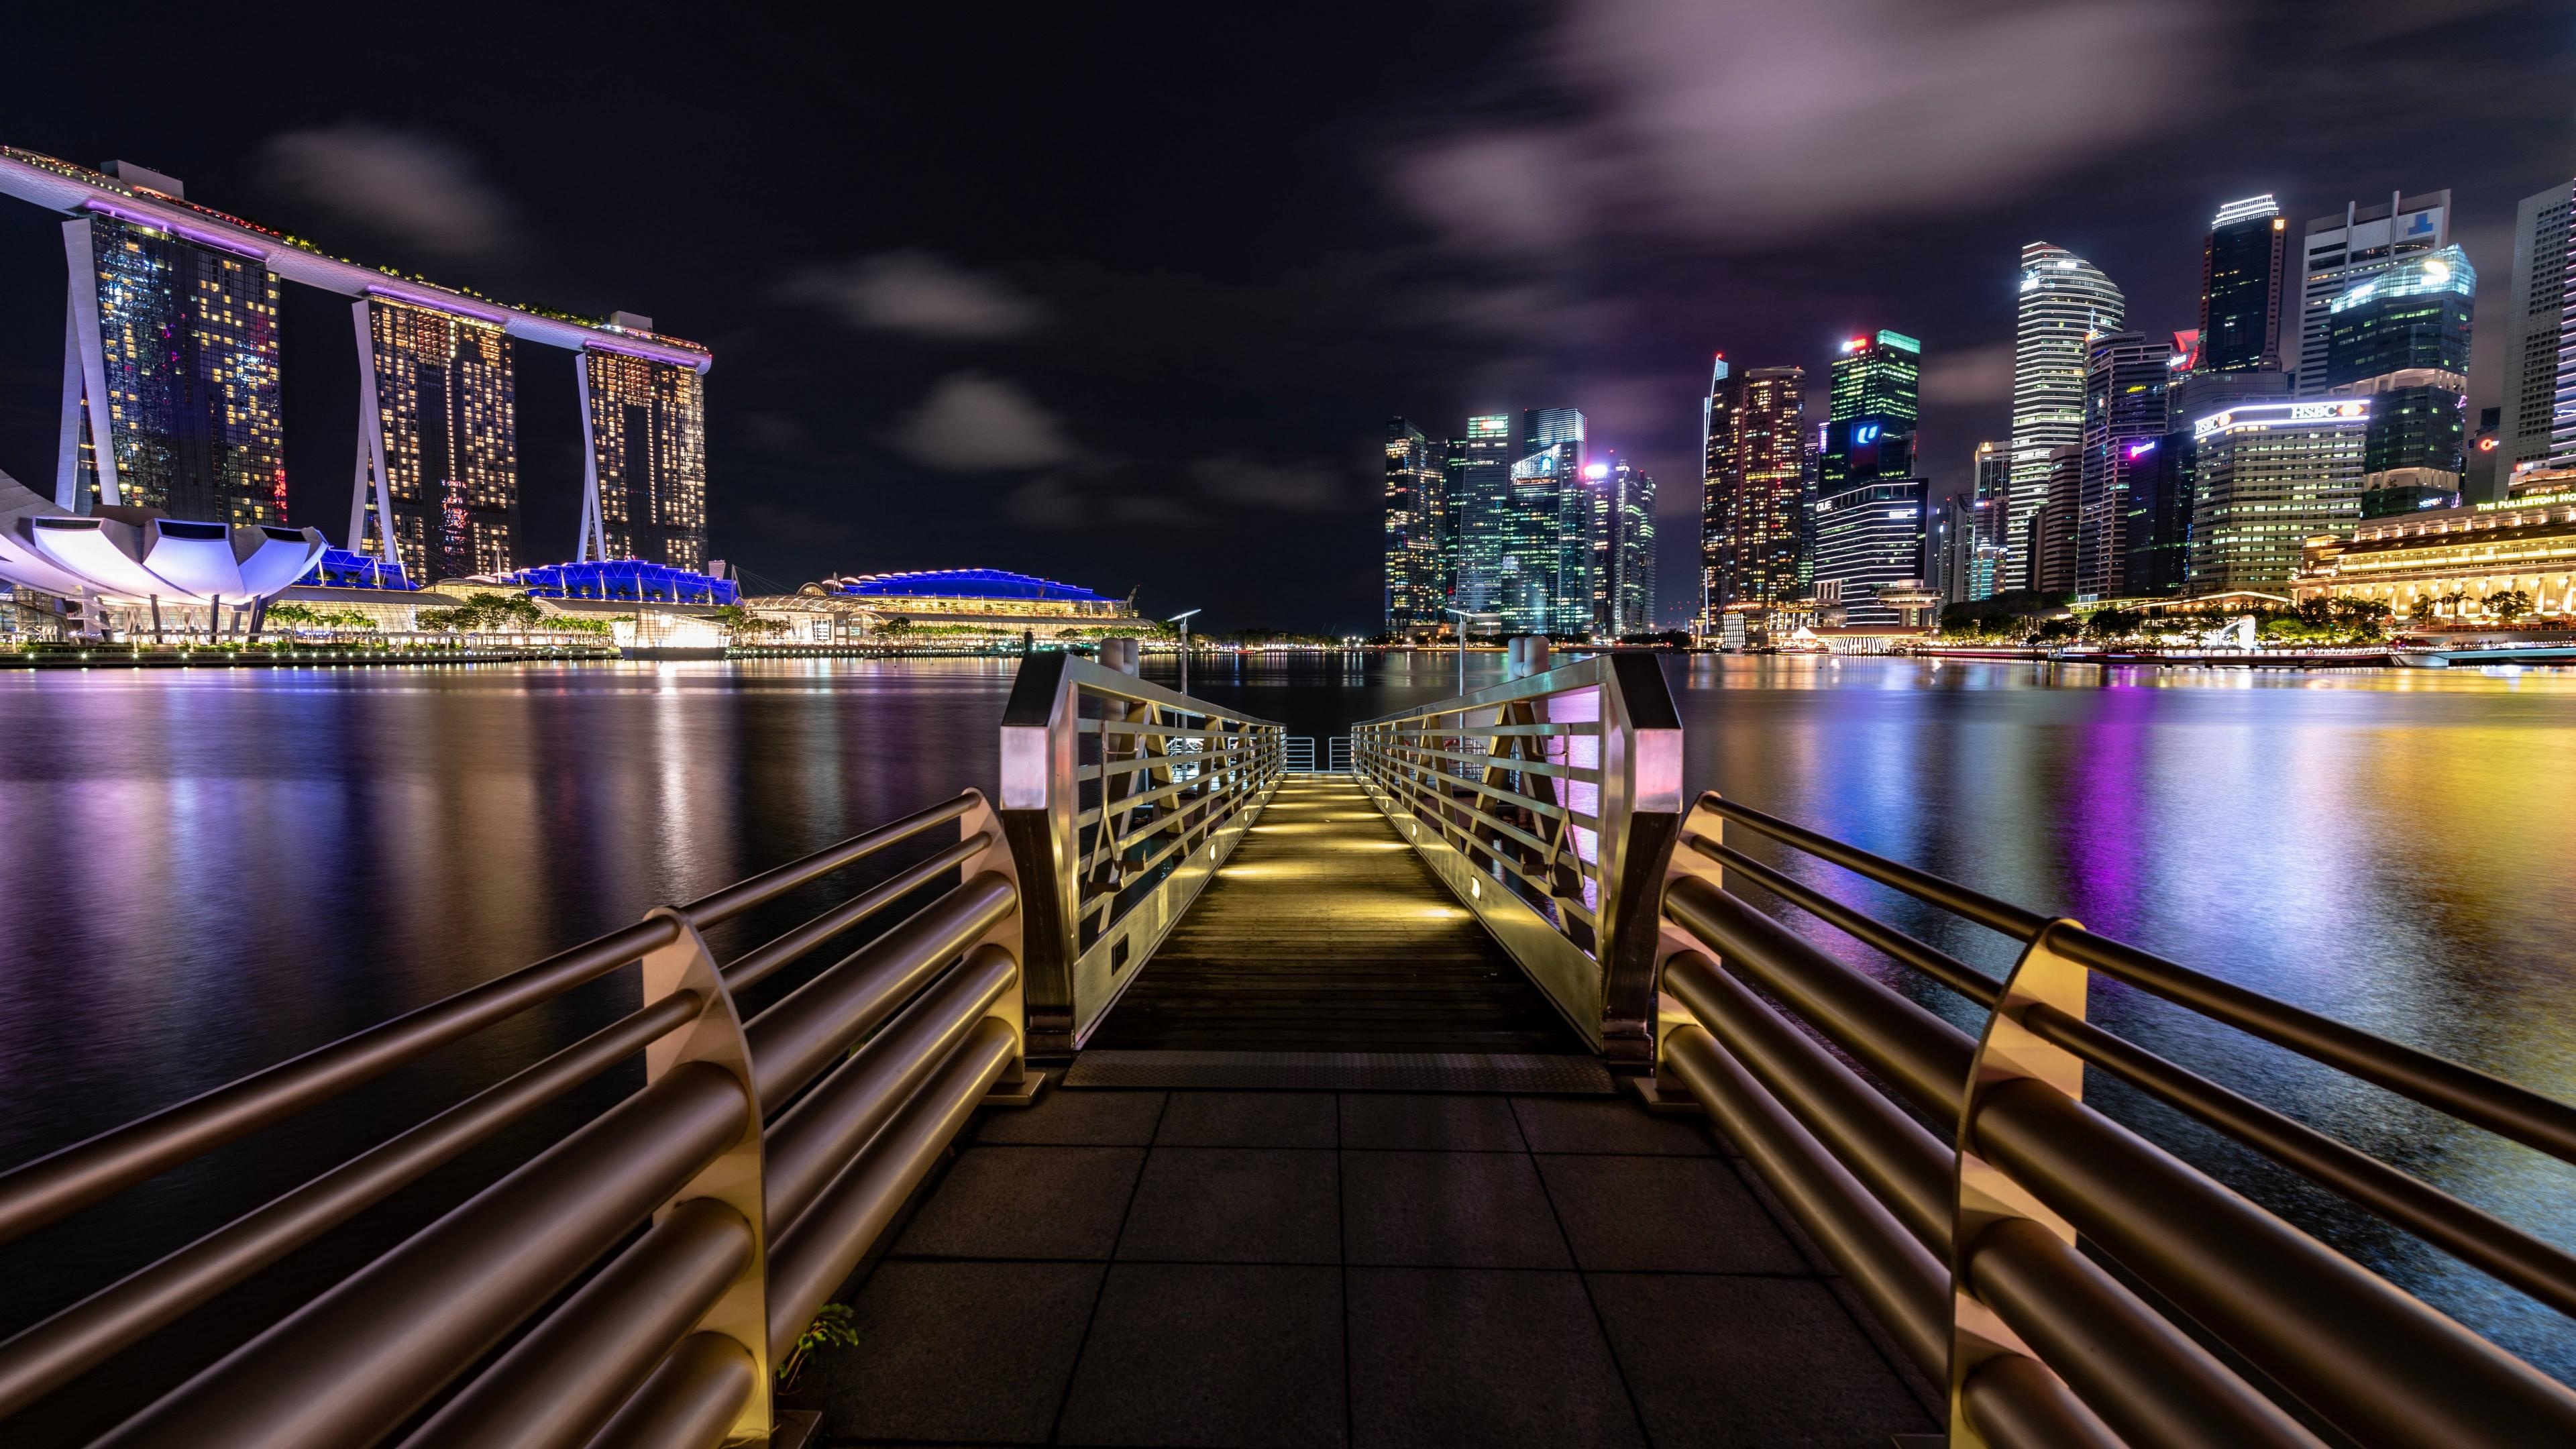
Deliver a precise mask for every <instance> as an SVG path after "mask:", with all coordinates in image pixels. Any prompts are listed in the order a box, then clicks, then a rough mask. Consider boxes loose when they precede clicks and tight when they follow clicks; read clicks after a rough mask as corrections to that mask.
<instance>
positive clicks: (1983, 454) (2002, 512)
mask: <svg viewBox="0 0 2576 1449" xmlns="http://www.w3.org/2000/svg"><path fill="white" fill-rule="evenodd" d="M1970 476H1971V477H1973V478H1974V479H1975V480H1976V482H1975V484H1974V486H1973V488H1972V489H1971V491H1970V493H1969V495H1968V496H1969V498H1970V500H1971V503H1972V506H1973V508H1974V510H1975V522H1976V539H1975V542H1974V543H1973V545H1971V546H1972V547H1974V548H1975V550H1976V558H1975V561H1974V563H1973V564H1972V565H1971V566H1970V569H1969V573H1968V579H1969V584H1968V588H1969V592H1968V593H1967V594H1966V595H1965V598H1967V599H1968V600H1971V601H1973V600H1976V599H1990V598H1993V597H1994V596H1995V595H1997V594H1999V593H2002V592H2003V591H2004V590H2006V589H2010V588H2015V587H2018V585H2016V584H2015V583H2014V582H2013V579H2014V568H2013V560H2014V559H2015V558H2016V557H2017V556H2018V553H2019V549H2018V547H2017V545H2016V544H2015V542H2014V540H2013V537H2012V532H2011V519H2012V453H2011V451H2010V450H2009V449H2007V448H2005V447H2004V446H2003V445H2002V444H2000V443H1991V442H1989V443H1979V444H1978V445H1977V455H1976V459H1975V462H1974V465H1973V469H1972V472H1971V474H1970Z"/></svg>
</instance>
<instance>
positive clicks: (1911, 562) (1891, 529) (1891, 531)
mask: <svg viewBox="0 0 2576 1449" xmlns="http://www.w3.org/2000/svg"><path fill="white" fill-rule="evenodd" d="M1928 486H1929V485H1928V484H1926V483H1925V482H1924V480H1922V479H1920V478H1886V477H1882V478H1873V479H1869V480H1866V481H1861V482H1856V483H1854V484H1852V485H1851V486H1849V487H1847V488H1844V489H1843V490H1841V491H1840V492H1828V493H1821V494H1820V495H1819V496H1818V498H1817V500H1816V574H1815V582H1816V589H1817V591H1818V592H1819V593H1820V594H1833V595H1837V596H1838V597H1839V598H1840V600H1841V604H1842V609H1843V622H1844V623H1845V624H1847V625H1884V624H1898V623H1902V622H1903V619H1902V617H1901V616H1900V615H1899V614H1898V613H1897V611H1896V610H1895V609H1894V608H1892V607H1890V606H1888V605H1887V604H1884V603H1881V602H1879V599H1878V592H1879V590H1881V589H1884V588H1889V587H1892V586H1895V585H1900V584H1920V583H1923V582H1925V581H1926V580H1928V579H1929V578H1930V577H1931V570H1930V568H1929V567H1928V564H1929V560H1928V559H1927V558H1926V557H1925V543H1926V541H1927V538H1928V536H1929V526H1930V522H1931V520H1930V515H1929V511H1928V506H1927V503H1928V500H1927V499H1926V497H1925V491H1926V489H1927V488H1928Z"/></svg>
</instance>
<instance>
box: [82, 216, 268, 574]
mask: <svg viewBox="0 0 2576 1449" xmlns="http://www.w3.org/2000/svg"><path fill="white" fill-rule="evenodd" d="M156 179H165V180H166V178H156ZM169 185H171V186H173V187H175V186H176V185H177V183H175V182H171V183H169ZM63 246H64V251H65V253H66V255H67V258H68V260H69V262H70V267H71V277H72V286H71V304H70V307H69V309H68V312H69V315H68V318H67V325H68V331H69V336H68V338H67V339H66V342H65V348H64V352H65V363H66V366H65V376H64V382H63V427H62V439H61V456H60V459H59V462H58V464H57V469H56V474H55V498H54V501H55V503H56V504H57V505H58V506H60V507H63V508H66V509H72V510H76V511H80V512H87V511H88V510H89V509H90V508H91V507H92V506H93V505H95V504H101V503H105V504H123V505H127V506H132V507H142V508H157V509H160V510H162V511H163V512H165V513H168V514H170V515H171V516H173V517H176V518H182V519H191V520H198V521H203V522H210V523H222V524H228V525H234V526H249V525H256V524H262V523H284V522H285V521H286V459H285V439H286V425H285V421H284V415H283V410H282V408H281V407H280V402H279V395H278V350H277V287H278V283H277V276H276V274H275V273H273V272H271V271H270V270H269V269H268V267H267V265H266V264H265V263H264V262H263V261H261V259H260V258H259V257H258V256H257V255H256V254H253V253H250V252H248V251H240V252H237V251H234V250H231V249H229V248H226V247H221V246H217V245H214V244H213V241H212V236H211V233H209V234H208V239H206V240H194V239H189V238H183V237H182V236H180V235H179V234H178V233H177V232H175V231H171V230H164V229H162V228H159V227H154V226H149V225H145V224H143V223H141V222H138V221H129V220H126V219H123V218H120V217H117V216H112V215H109V214H107V213H105V212H103V211H101V212H92V213H88V214H84V215H80V216H76V217H74V218H72V219H71V220H69V221H66V222H64V223H63ZM102 439H104V440H105V442H104V446H102V445H101V440H102Z"/></svg>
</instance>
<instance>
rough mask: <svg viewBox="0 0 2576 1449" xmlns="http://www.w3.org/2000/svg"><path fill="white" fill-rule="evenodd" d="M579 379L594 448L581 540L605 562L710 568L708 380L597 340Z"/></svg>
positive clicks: (586, 430)
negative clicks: (626, 560)
mask: <svg viewBox="0 0 2576 1449" xmlns="http://www.w3.org/2000/svg"><path fill="white" fill-rule="evenodd" d="M633 320H634V321H636V322H638V323H641V324H642V325H644V326H646V327H650V326H651V323H650V322H649V321H647V320H646V319H643V318H636V319H633ZM580 380H581V395H582V404H583V406H582V422H583V424H584V427H583V434H584V440H585V441H586V442H587V443H588V444H589V447H588V450H587V452H588V456H587V457H586V458H585V459H584V460H583V461H584V464H585V468H584V472H585V473H586V475H587V476H586V477H585V478H584V480H583V481H584V484H585V499H584V504H583V511H584V513H585V514H586V515H587V516H586V517H585V518H584V519H583V525H584V526H583V540H582V546H583V547H584V548H597V549H600V550H602V554H601V556H603V557H607V558H635V559H642V560H644V561H645V562H647V563H658V564H669V565H670V566H672V567H673V568H684V569H703V568H705V567H706V566H707V421H706V380H705V379H704V378H703V377H701V376H700V375H699V374H698V373H697V372H696V371H695V370H694V369H692V368H689V367H685V366H681V365H679V364H677V363H670V362H663V361H660V360H658V359H655V358H648V357H643V356H638V355H634V354H630V353H625V352H618V351H612V350H610V349H608V348H606V347H602V346H598V345H596V344H593V345H591V346H587V347H585V348H583V349H582V354H581V378H580Z"/></svg>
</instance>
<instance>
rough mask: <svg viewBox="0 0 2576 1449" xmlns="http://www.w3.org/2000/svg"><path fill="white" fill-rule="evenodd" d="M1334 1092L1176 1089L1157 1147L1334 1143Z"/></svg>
mask: <svg viewBox="0 0 2576 1449" xmlns="http://www.w3.org/2000/svg"><path fill="white" fill-rule="evenodd" d="M1334 1135H1335V1133H1334V1124H1333V1094H1332V1093H1330V1092H1174V1093H1172V1101H1171V1105H1169V1106H1167V1107H1165V1108H1164V1109H1163V1129H1162V1131H1160V1132H1158V1133H1156V1134H1155V1136H1154V1145H1155V1146H1157V1147H1331V1146H1333V1145H1334Z"/></svg>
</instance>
